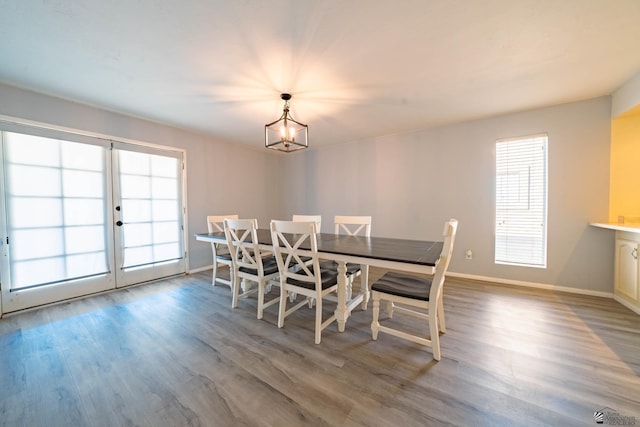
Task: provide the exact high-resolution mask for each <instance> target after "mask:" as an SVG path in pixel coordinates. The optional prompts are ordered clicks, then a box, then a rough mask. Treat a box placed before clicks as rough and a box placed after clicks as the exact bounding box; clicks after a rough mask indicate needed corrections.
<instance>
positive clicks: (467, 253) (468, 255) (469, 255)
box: [465, 249, 473, 259]
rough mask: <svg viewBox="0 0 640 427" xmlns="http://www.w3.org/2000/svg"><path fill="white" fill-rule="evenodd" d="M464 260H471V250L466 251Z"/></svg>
mask: <svg viewBox="0 0 640 427" xmlns="http://www.w3.org/2000/svg"><path fill="white" fill-rule="evenodd" d="M465 258H466V259H473V251H471V249H467V252H466V253H465Z"/></svg>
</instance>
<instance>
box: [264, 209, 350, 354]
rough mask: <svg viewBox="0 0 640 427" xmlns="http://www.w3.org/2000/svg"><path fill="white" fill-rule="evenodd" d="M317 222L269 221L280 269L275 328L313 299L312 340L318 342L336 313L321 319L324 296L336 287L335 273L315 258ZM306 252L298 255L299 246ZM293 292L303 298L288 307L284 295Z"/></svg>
mask: <svg viewBox="0 0 640 427" xmlns="http://www.w3.org/2000/svg"><path fill="white" fill-rule="evenodd" d="M316 232H317V223H316V222H315V221H310V222H294V221H275V220H274V221H271V240H272V242H273V249H274V252H275V257H276V260H277V263H278V270H279V271H280V309H279V313H278V327H279V328H282V327H283V326H284V319H285V318H286V317H287V316H289V315H290V314H292V313H293V312H295V311H296V310H298V309H299V308H301V307H303V306H305V305H307V304H309V305H310V302H311V301H312V300H315V304H316V316H315V343H316V344H320V339H321V333H322V330H323V329H325V328H326V327H327V326H329V325H330V324H331V323H332V322H334V321H335V320H336V315H335V313H334V314H333V315H331V316H330V317H329V318H328V319H326V320H325V321H324V322H323V321H322V302H323V298H325V297H326V296H327V295H329V294H330V293H332V292H335V291H337V289H338V272H337V271H335V270H323V269H321V268H320V263H319V260H318V245H317V239H316ZM303 244H305V246H308V248H306V249H304V251H305V252H307V253H310V254H311V256H310V260H309V261H306V262H305V260H307V259H308V258H309V256H308V255H307V254H304V255H301V254H300V251H301V250H303V249H302V248H301V247H302V245H303ZM291 292H292V293H296V294H299V295H303V296H305V297H306V298H305V299H304V300H303V301H300V302H298V303H296V304H295V305H294V306H293V307H291V308H289V309H288V310H287V300H288V298H287V294H288V293H291Z"/></svg>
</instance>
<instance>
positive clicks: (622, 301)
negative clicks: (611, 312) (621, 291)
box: [613, 295, 640, 314]
mask: <svg viewBox="0 0 640 427" xmlns="http://www.w3.org/2000/svg"><path fill="white" fill-rule="evenodd" d="M613 299H614V300H616V301H618V302H619V303H620V304H622V305H624V306H625V307H627V308H628V309H629V310H631V311H633V312H634V313H636V314H640V307H636V306H635V305H633V304H631V303H630V302H629V301H626V300H625V299H623V298H620V297H619V296H617V295H614V296H613Z"/></svg>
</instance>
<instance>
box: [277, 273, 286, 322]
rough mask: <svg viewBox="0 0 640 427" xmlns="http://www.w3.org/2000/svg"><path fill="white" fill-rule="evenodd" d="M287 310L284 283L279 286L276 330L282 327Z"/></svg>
mask: <svg viewBox="0 0 640 427" xmlns="http://www.w3.org/2000/svg"><path fill="white" fill-rule="evenodd" d="M286 310H287V288H286V286H285V285H284V283H281V284H280V304H279V307H278V328H282V327H283V326H284V313H285V311H286Z"/></svg>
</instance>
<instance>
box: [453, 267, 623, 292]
mask: <svg viewBox="0 0 640 427" xmlns="http://www.w3.org/2000/svg"><path fill="white" fill-rule="evenodd" d="M447 276H448V277H457V278H460V279H469V280H478V281H481V282H492V283H499V284H501V285H513V286H523V287H527V288H537V289H548V290H550V291H557V292H569V293H572V294H581V295H591V296H595V297H603V298H613V297H614V296H613V293H612V292H603V291H592V290H589V289H579V288H571V287H567V286H557V285H550V284H547V283H536V282H525V281H522V280H511V279H501V278H497V277H487V276H477V275H475V274H464V273H454V272H448V273H447Z"/></svg>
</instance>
